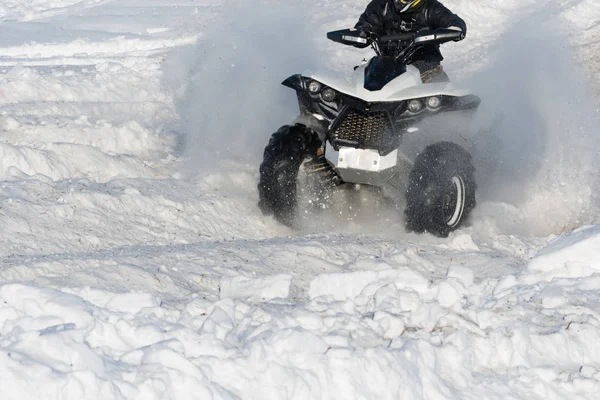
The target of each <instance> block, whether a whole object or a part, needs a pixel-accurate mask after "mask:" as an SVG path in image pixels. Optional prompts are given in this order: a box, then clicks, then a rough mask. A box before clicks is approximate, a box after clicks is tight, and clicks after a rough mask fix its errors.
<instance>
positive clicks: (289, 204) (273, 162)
mask: <svg viewBox="0 0 600 400" xmlns="http://www.w3.org/2000/svg"><path fill="white" fill-rule="evenodd" d="M319 147H321V140H320V139H319V136H318V135H317V134H316V133H315V132H314V131H312V130H310V129H308V128H306V127H305V126H303V125H294V126H289V125H285V126H283V127H281V128H279V130H278V131H277V132H275V133H274V134H273V135H272V136H271V140H270V141H269V144H268V145H267V147H265V152H264V157H263V162H262V164H261V165H260V180H259V182H258V196H259V203H258V205H259V207H260V209H261V210H262V212H263V213H264V214H267V215H270V214H273V215H274V216H275V218H276V219H277V220H278V221H279V222H281V223H282V224H284V225H287V226H289V227H291V228H293V227H294V222H295V221H294V220H295V217H296V208H297V203H298V199H297V195H296V183H297V178H298V170H299V168H300V165H301V164H302V162H303V161H304V160H305V159H306V158H308V157H311V156H314V155H315V154H316V153H317V150H318V149H319Z"/></svg>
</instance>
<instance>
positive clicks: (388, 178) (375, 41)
mask: <svg viewBox="0 0 600 400" xmlns="http://www.w3.org/2000/svg"><path fill="white" fill-rule="evenodd" d="M461 34H462V33H461V32H457V31H455V30H451V29H437V30H430V31H420V32H417V33H403V34H397V35H388V36H381V37H375V36H372V37H368V38H365V37H363V36H362V35H360V34H359V32H358V31H356V30H352V29H345V30H341V31H334V32H329V33H328V34H327V37H328V38H329V39H331V40H333V41H335V42H337V43H342V44H347V45H355V46H356V45H359V46H360V45H362V47H365V46H368V45H369V44H370V45H371V46H372V47H373V49H374V50H375V53H376V56H374V57H373V58H372V59H371V60H370V61H368V62H364V63H363V64H362V65H361V66H358V67H355V70H354V74H353V75H352V77H351V80H350V81H346V80H341V79H336V78H329V77H326V76H321V75H312V76H301V75H293V76H291V77H290V78H288V79H286V80H285V81H284V82H283V85H285V86H288V87H290V88H292V89H295V90H296V92H297V95H298V101H299V106H300V115H299V116H298V118H297V119H296V120H295V121H294V122H293V123H292V124H291V125H286V126H283V127H281V128H280V129H279V130H278V131H277V132H276V133H274V134H273V135H272V137H271V139H270V141H269V144H268V145H267V146H266V148H265V151H264V159H263V162H262V164H261V166H260V181H259V184H258V192H259V206H260V208H261V209H262V211H263V212H264V213H265V214H273V215H274V216H275V218H276V219H277V220H278V221H279V222H281V223H283V224H285V225H288V226H290V227H292V228H294V227H295V226H296V221H297V217H298V215H297V214H298V195H299V193H298V188H297V186H298V175H299V174H298V173H299V170H300V169H301V168H303V169H304V170H305V172H307V173H309V174H310V173H313V174H315V175H318V176H319V177H321V178H322V179H321V180H320V181H319V182H320V183H319V185H320V186H321V188H325V190H327V187H332V188H333V187H335V186H337V185H343V184H354V185H357V184H358V185H361V186H363V185H370V186H375V187H378V188H387V189H391V190H388V192H391V193H395V195H396V196H398V197H404V200H405V201H404V204H405V211H404V212H405V225H406V228H407V230H408V231H413V232H417V233H423V232H429V233H431V234H434V235H436V236H440V237H446V236H448V234H449V233H450V232H451V231H453V230H455V229H457V228H458V227H460V226H461V225H462V224H463V223H464V222H465V221H466V219H467V217H468V216H469V213H470V212H471V210H472V209H473V208H474V207H475V190H476V184H475V168H474V167H473V164H472V159H471V156H470V155H469V153H468V152H467V151H466V150H465V149H464V148H462V147H461V146H459V145H457V144H455V143H453V142H450V141H446V140H444V141H441V142H438V143H434V144H431V145H429V146H427V147H425V148H424V149H423V150H422V151H420V152H419V154H418V155H417V157H416V160H414V161H412V160H411V159H410V157H408V156H406V154H404V153H403V151H402V150H403V148H402V142H403V137H404V136H405V135H411V134H420V132H419V129H418V128H417V126H418V124H419V123H420V122H422V121H423V120H425V119H428V118H430V117H432V116H435V115H438V114H441V113H450V112H460V113H465V112H466V113H473V112H474V111H476V110H477V108H478V107H479V103H480V99H479V98H478V97H477V96H474V95H472V94H470V93H468V92H467V91H464V90H459V89H456V88H454V87H453V85H452V84H451V83H450V82H437V83H423V81H422V79H421V74H420V71H419V70H418V69H417V68H416V67H415V66H413V65H411V64H412V61H413V60H412V57H413V55H414V54H415V52H417V51H418V50H419V49H420V48H421V47H422V46H423V45H438V44H442V43H445V42H448V41H452V40H456V39H458V38H459V37H460V35H461ZM357 47H358V46H357ZM390 54H392V55H391V56H390ZM417 132H418V133H417Z"/></svg>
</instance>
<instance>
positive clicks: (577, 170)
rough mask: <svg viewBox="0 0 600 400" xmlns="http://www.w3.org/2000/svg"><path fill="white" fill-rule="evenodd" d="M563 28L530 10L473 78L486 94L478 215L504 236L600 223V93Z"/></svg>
mask: <svg viewBox="0 0 600 400" xmlns="http://www.w3.org/2000/svg"><path fill="white" fill-rule="evenodd" d="M557 27H560V23H558V22H557V21H556V20H555V19H554V18H551V19H549V18H544V16H542V15H534V16H531V15H530V16H528V17H527V23H517V24H515V25H514V26H513V27H510V28H508V29H507V30H506V32H505V34H503V35H502V37H501V38H500V39H499V40H498V41H497V43H496V44H495V46H492V48H494V49H495V51H494V55H493V57H492V60H491V62H490V63H489V64H488V65H487V66H486V67H485V68H483V70H481V71H480V72H478V73H477V74H476V75H475V76H474V77H473V78H472V79H471V82H470V85H469V86H470V87H471V88H472V89H473V91H474V92H475V93H477V94H478V95H479V96H480V97H481V98H482V100H483V101H482V105H481V107H480V109H479V112H478V120H477V125H478V133H477V134H476V135H475V136H474V138H473V139H472V140H473V145H474V146H473V147H474V149H473V150H471V151H472V152H473V155H474V157H475V160H476V168H477V172H478V177H477V178H478V179H477V180H478V189H479V193H478V208H477V209H476V214H475V215H476V219H477V217H479V223H483V221H484V220H487V221H488V222H489V221H493V223H494V224H495V225H496V226H497V227H498V228H499V229H500V232H501V233H511V234H527V235H548V234H560V233H561V232H564V231H569V230H572V229H574V228H577V227H579V226H581V225H586V224H591V223H596V222H598V221H599V219H598V217H597V216H598V196H597V194H596V193H598V189H599V187H598V186H599V185H598V176H599V174H598V165H599V164H598V155H599V154H600V153H599V150H600V113H599V108H598V99H597V98H594V96H593V94H592V91H591V89H590V87H589V82H586V79H585V78H584V75H583V71H582V70H581V69H582V68H580V67H578V65H577V64H576V62H575V61H574V59H573V58H574V55H573V51H572V46H570V44H569V42H568V38H567V37H566V35H564V34H561V33H560V32H558V29H557Z"/></svg>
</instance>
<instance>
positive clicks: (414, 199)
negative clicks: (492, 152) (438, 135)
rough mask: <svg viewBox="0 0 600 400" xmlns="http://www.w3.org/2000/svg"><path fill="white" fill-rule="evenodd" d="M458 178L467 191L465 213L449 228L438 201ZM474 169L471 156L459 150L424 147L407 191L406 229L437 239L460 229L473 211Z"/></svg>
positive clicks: (441, 144) (444, 144) (441, 145)
mask: <svg viewBox="0 0 600 400" xmlns="http://www.w3.org/2000/svg"><path fill="white" fill-rule="evenodd" d="M457 174H458V175H460V176H461V178H462V179H463V182H464V184H465V189H466V198H465V209H464V212H463V216H462V218H461V220H460V221H459V223H458V224H457V225H456V226H454V227H450V226H448V225H447V224H446V221H445V220H444V216H443V211H442V207H441V200H440V199H441V197H442V196H443V191H444V188H446V187H447V186H445V185H448V184H450V182H451V179H452V176H455V175H457ZM476 188H477V185H476V183H475V167H474V166H473V162H472V158H471V155H470V154H469V153H468V152H467V151H466V150H465V149H463V148H462V147H461V146H459V145H457V144H455V143H451V142H439V143H435V144H432V145H430V146H427V147H426V148H425V150H424V151H423V152H422V153H421V154H419V156H418V157H417V159H416V161H415V164H414V167H413V169H412V171H411V173H410V176H409V183H408V188H407V191H406V209H405V216H406V220H405V222H406V229H407V230H408V231H412V232H416V233H423V232H429V233H431V234H433V235H436V236H439V237H447V236H448V234H449V233H450V232H451V231H453V230H456V229H458V228H459V227H461V226H463V225H464V223H465V221H467V220H468V217H469V214H470V212H471V211H472V210H473V208H475V205H476V200H475V191H476Z"/></svg>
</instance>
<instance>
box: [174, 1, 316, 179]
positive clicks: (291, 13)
mask: <svg viewBox="0 0 600 400" xmlns="http://www.w3.org/2000/svg"><path fill="white" fill-rule="evenodd" d="M307 21H310V18H308V17H307V16H306V15H304V11H302V10H300V9H299V8H298V6H293V5H288V4H285V2H263V1H261V2H244V1H242V2H239V1H238V2H233V1H225V2H224V4H223V6H222V12H219V15H218V16H215V19H214V20H213V21H210V22H209V24H208V26H207V28H206V31H205V34H204V35H203V36H202V37H200V39H199V41H198V44H197V45H196V47H195V48H194V49H192V50H188V51H189V54H185V55H179V56H178V57H176V60H171V61H170V63H169V65H170V68H169V67H167V75H168V74H170V75H171V77H170V80H171V84H173V81H177V80H179V81H180V82H179V83H180V84H181V86H180V87H179V96H178V98H177V104H176V105H177V109H178V111H179V113H180V116H181V119H182V127H181V129H182V131H183V141H184V144H183V146H182V147H183V148H184V154H185V155H186V156H187V158H188V159H189V160H190V162H189V163H188V165H187V166H186V167H187V168H186V169H188V171H187V172H190V173H192V174H198V173H200V174H202V173H204V172H214V170H215V169H218V168H219V165H220V162H222V161H232V160H233V161H239V162H242V163H245V162H247V163H249V164H251V165H255V166H256V170H258V165H259V164H260V160H261V159H262V151H263V149H264V147H265V146H266V144H267V143H268V141H269V137H270V135H271V134H272V133H273V132H275V131H276V130H277V129H278V128H279V127H280V126H281V125H284V124H286V123H290V121H293V120H294V118H295V117H296V115H297V112H298V110H297V109H298V105H297V100H296V95H295V93H294V92H293V91H292V90H290V89H287V88H285V87H284V86H282V85H281V82H282V81H283V80H284V79H286V78H287V77H288V76H291V75H293V74H294V73H301V72H303V70H304V69H306V68H309V67H310V65H309V64H310V63H311V62H314V60H317V59H318V57H314V56H311V54H312V53H313V52H314V47H315V46H313V45H312V38H313V37H314V35H315V34H314V32H311V30H310V26H308V25H309V24H307ZM177 63H179V66H178V65H177ZM182 80H183V82H181V81H182Z"/></svg>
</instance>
